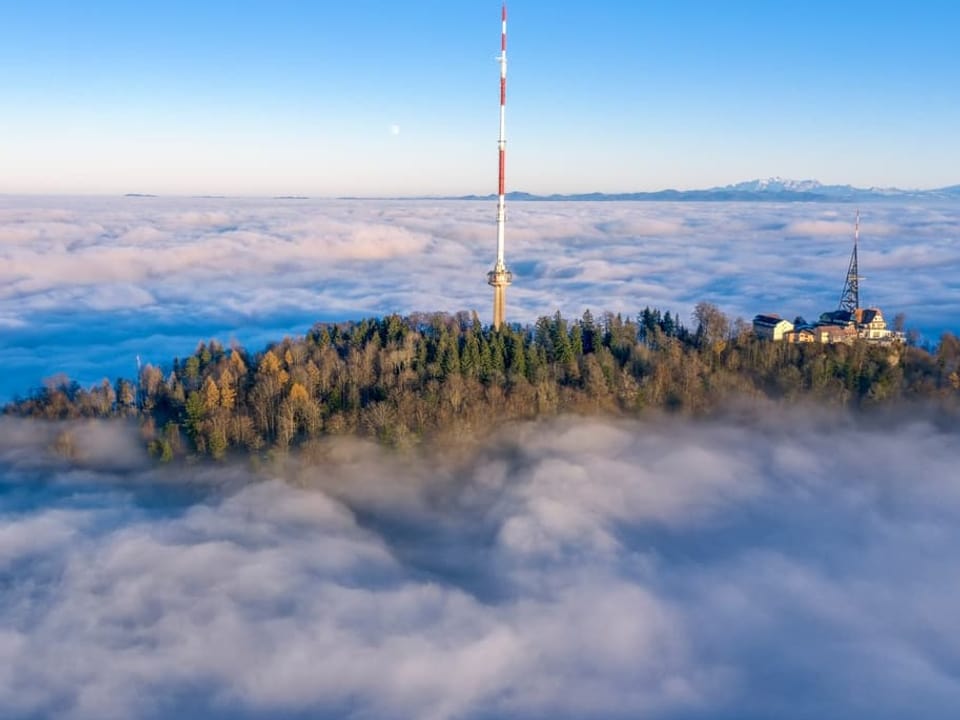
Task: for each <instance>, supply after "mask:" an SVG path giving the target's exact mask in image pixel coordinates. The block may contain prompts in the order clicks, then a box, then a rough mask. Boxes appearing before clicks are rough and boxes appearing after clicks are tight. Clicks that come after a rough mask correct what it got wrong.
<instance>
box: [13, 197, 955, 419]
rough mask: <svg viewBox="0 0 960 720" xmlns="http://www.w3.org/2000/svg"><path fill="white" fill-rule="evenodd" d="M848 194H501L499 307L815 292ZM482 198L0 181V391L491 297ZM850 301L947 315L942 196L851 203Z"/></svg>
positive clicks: (515, 313)
mask: <svg viewBox="0 0 960 720" xmlns="http://www.w3.org/2000/svg"><path fill="white" fill-rule="evenodd" d="M854 210H855V208H854V207H853V206H851V205H845V204H822V203H789V204H779V203H719V202H718V203H619V202H606V203H603V202H600V203H597V202H592V203H591V202H584V203H576V202H569V203H568V202H563V203H561V202H516V203H513V204H511V206H510V208H509V224H508V236H507V238H508V239H507V258H508V264H509V266H510V267H511V269H512V270H513V271H514V276H515V283H514V285H513V286H512V287H511V288H510V291H509V294H508V316H509V318H510V319H511V320H513V321H520V322H530V321H533V320H535V319H536V318H537V317H538V316H540V315H544V314H552V313H553V312H555V311H556V310H558V309H559V310H561V311H562V312H563V313H564V314H566V315H571V316H579V315H580V314H581V313H582V312H583V311H584V310H585V309H587V308H589V309H591V310H592V311H593V312H594V313H595V314H598V313H600V312H602V311H604V310H611V311H614V312H622V313H624V314H627V315H635V314H636V313H637V312H638V311H639V310H641V309H642V308H643V307H644V306H646V305H652V306H658V307H660V308H662V309H664V310H671V311H673V312H675V313H679V315H680V317H681V318H682V319H684V320H688V318H689V317H690V313H691V310H692V308H693V306H694V305H695V304H696V303H697V302H698V301H700V300H708V301H711V302H714V303H716V304H717V305H719V306H720V307H721V308H722V309H723V310H724V311H726V312H727V313H728V314H729V315H731V316H732V317H737V316H742V317H744V318H746V319H750V318H752V317H753V315H755V314H757V313H758V312H776V313H779V314H781V315H783V316H784V317H787V318H789V319H793V318H794V317H796V316H797V315H801V316H803V317H806V318H808V319H811V318H815V317H817V316H818V315H819V313H820V312H822V311H824V310H828V309H833V308H834V307H835V306H836V304H837V301H838V299H839V296H840V291H841V289H842V284H843V279H844V275H845V273H846V270H847V262H848V259H849V255H850V249H851V243H852V231H853V217H854ZM493 213H494V208H493V205H492V204H491V203H489V202H482V201H475V202H459V201H426V200H422V201H382V200H352V201H347V200H255V199H224V198H145V197H117V198H96V197H84V198H79V197H78V198H69V197H53V198H51V197H13V196H0V368H2V369H3V372H2V373H0V402H4V401H7V400H10V399H11V398H12V397H14V396H15V395H17V394H19V393H24V392H26V391H27V390H28V389H30V388H31V387H34V386H36V385H39V384H40V382H41V380H42V379H43V378H44V377H47V376H50V375H53V374H54V373H56V372H59V371H63V372H66V373H67V374H69V375H70V376H72V377H74V378H76V379H78V380H80V381H81V382H82V383H83V384H85V385H88V384H92V383H94V382H98V381H99V380H101V379H102V378H103V377H109V378H111V379H115V378H116V377H118V376H121V375H122V376H127V377H130V376H133V375H134V374H135V372H136V358H137V356H138V355H139V356H140V357H141V358H142V360H143V362H152V363H155V364H166V363H169V361H170V359H171V358H172V357H173V356H174V355H181V356H183V355H186V354H189V353H190V352H192V351H193V349H194V348H195V347H196V344H197V342H198V341H199V340H201V339H209V338H211V337H216V338H217V339H219V340H220V341H221V342H223V343H224V344H226V343H229V342H230V341H232V340H236V341H238V342H240V343H242V344H244V345H245V346H247V347H249V348H251V349H258V348H259V347H262V345H263V344H265V343H266V342H268V341H270V340H274V339H279V338H281V337H282V336H284V335H287V334H301V333H303V332H305V331H306V330H307V329H308V328H309V327H310V326H311V325H312V324H313V323H314V322H316V321H318V320H345V319H359V318H361V317H365V316H370V315H383V314H385V313H390V312H399V313H409V312H412V311H435V310H446V311H457V310H473V309H475V310H477V311H478V312H480V315H481V317H482V318H484V319H486V318H488V317H489V314H490V305H491V291H490V288H489V287H488V286H487V285H486V283H485V273H486V271H487V270H488V269H490V267H491V266H492V261H493V254H494V250H495V247H494V245H495V239H494V227H493ZM861 215H862V245H861V254H860V268H861V272H862V274H863V275H864V276H866V277H865V279H864V280H863V281H862V283H861V287H862V298H863V302H864V304H866V305H879V306H880V307H881V308H883V310H884V311H885V313H886V314H887V316H888V317H889V318H890V319H892V318H893V316H894V315H896V314H897V313H899V312H903V313H905V314H906V317H907V326H908V328H914V329H917V330H918V331H920V332H921V333H922V335H923V337H924V338H926V339H928V340H932V341H935V340H936V339H937V337H938V336H939V334H940V333H941V332H943V331H944V330H953V331H956V330H957V329H958V327H960V243H958V234H960V233H958V226H960V215H958V213H957V206H956V203H917V202H909V203H908V202H905V201H897V202H893V201H889V202H875V203H870V204H868V205H865V206H864V207H862V208H861Z"/></svg>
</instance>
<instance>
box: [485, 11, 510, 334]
mask: <svg viewBox="0 0 960 720" xmlns="http://www.w3.org/2000/svg"><path fill="white" fill-rule="evenodd" d="M500 21H501V28H500V56H499V57H498V58H497V61H498V62H499V63H500V135H499V139H498V140H497V151H498V155H499V173H498V179H497V262H496V265H494V266H493V270H491V271H490V272H488V273H487V283H489V284H490V285H492V286H493V327H494V329H495V330H499V329H500V326H501V325H502V324H503V323H504V322H505V321H506V312H507V286H508V285H509V284H510V283H511V282H513V273H511V272H510V271H509V270H507V265H506V263H505V261H504V259H503V255H504V230H505V226H506V221H507V210H506V190H505V184H504V168H505V163H506V156H507V137H506V132H505V129H504V119H505V116H506V107H507V5H506V3H504V5H503V8H502V10H501V12H500Z"/></svg>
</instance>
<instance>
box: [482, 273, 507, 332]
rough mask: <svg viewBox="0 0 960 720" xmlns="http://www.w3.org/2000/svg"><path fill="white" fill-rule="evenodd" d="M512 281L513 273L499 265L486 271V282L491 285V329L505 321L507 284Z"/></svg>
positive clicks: (497, 328) (497, 327)
mask: <svg viewBox="0 0 960 720" xmlns="http://www.w3.org/2000/svg"><path fill="white" fill-rule="evenodd" d="M512 282H513V273H512V272H510V271H509V270H507V268H506V267H503V266H500V267H497V268H495V269H493V270H491V271H490V272H488V273H487V283H488V284H489V285H491V286H493V329H494V330H499V329H500V326H501V325H503V324H504V323H505V322H506V321H507V286H508V285H509V284H510V283H512Z"/></svg>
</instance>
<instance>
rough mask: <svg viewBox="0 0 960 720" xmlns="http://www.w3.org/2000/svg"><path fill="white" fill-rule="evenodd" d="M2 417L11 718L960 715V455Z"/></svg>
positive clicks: (718, 439) (0, 552) (756, 431)
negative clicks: (203, 428)
mask: <svg viewBox="0 0 960 720" xmlns="http://www.w3.org/2000/svg"><path fill="white" fill-rule="evenodd" d="M61 431H62V428H54V427H51V426H45V425H35V424H31V423H29V422H26V421H18V420H12V419H4V420H0V716H2V717H4V718H13V719H16V718H52V717H57V718H65V719H67V720H80V719H88V718H89V719H91V720H111V719H115V718H116V719H120V718H123V719H124V720H126V719H129V718H148V719H149V718H170V717H176V718H188V719H189V718H204V719H207V718H212V719H214V720H216V719H220V718H222V719H227V718H230V719H233V718H241V719H248V720H250V719H253V718H264V719H267V718H269V719H271V720H274V719H277V718H279V719H284V718H289V719H293V718H297V719H300V718H303V719H305V718H343V717H349V718H378V719H379V718H427V719H436V720H442V719H445V718H451V719H452V718H459V719H464V720H469V719H473V718H483V719H485V718H638V717H645V718H658V719H659V718H663V719H667V718H683V719H708V718H709V719H715V718H724V719H727V718H729V719H730V720H733V719H734V718H736V719H737V720H752V719H757V720H759V719H761V718H764V719H765V718H782V719H784V720H791V719H797V720H800V719H808V718H846V719H860V718H862V719H863V720H868V719H869V720H883V719H887V718H889V719H893V718H904V717H923V718H933V719H937V718H943V719H947V718H954V717H955V716H956V709H957V708H958V707H960V613H958V612H957V607H956V602H957V598H958V597H960V563H958V562H957V557H958V554H960V535H958V533H957V528H958V527H960V476H958V473H957V467H958V466H960V443H958V435H957V431H956V429H950V430H945V429H943V428H940V427H937V426H936V425H935V424H933V423H930V422H927V421H924V420H923V419H922V418H919V417H918V418H916V419H914V420H912V421H907V420H905V419H901V420H900V421H899V422H898V423H897V424H896V425H884V424H882V423H881V424H877V425H875V426H863V425H860V424H857V423H854V422H853V421H852V420H851V419H850V418H847V417H845V416H842V415H828V414H821V415H811V414H804V413H801V412H799V411H796V410H794V411H789V412H785V411H782V410H780V411H778V412H777V413H776V414H773V415H770V416H768V417H764V416H763V415H762V413H761V414H760V415H759V416H757V417H754V418H753V419H752V420H742V421H737V422H733V421H729V422H715V423H691V422H688V421H681V420H679V419H662V418H661V419H656V418H651V419H649V420H648V421H645V422H632V421H631V422H620V423H614V422H601V421H595V420H585V419H577V420H573V419H560V420H555V421H551V422H548V423H530V424H522V425H517V426H514V427H511V428H509V429H508V430H507V431H505V432H504V434H503V435H502V436H499V437H494V438H492V439H490V440H488V441H486V442H485V443H484V444H483V445H481V446H477V447H473V448H464V447H460V448H456V449H453V448H448V449H446V450H444V449H440V448H435V449H433V450H430V451H426V450H424V451H421V452H419V453H418V452H412V453H406V454H385V451H382V450H380V449H378V448H377V447H375V446H372V445H367V444H363V443H361V442H359V441H356V440H347V439H337V440H331V441H328V442H326V443H324V444H321V445H320V446H318V447H316V448H314V449H313V451H312V452H311V453H310V455H309V457H297V458H292V457H287V458H282V459H278V460H276V461H275V462H274V463H273V464H269V463H267V464H265V465H263V466H261V467H259V468H257V469H252V468H251V466H250V465H249V464H247V463H242V462H240V461H236V462H235V463H231V462H228V463H225V464H199V465H192V466H190V465H188V466H179V467H173V468H170V467H164V468H161V467H158V466H157V465H155V464H153V463H151V462H150V461H149V460H148V459H147V458H145V457H144V455H143V453H142V450H141V449H140V448H141V446H142V444H141V443H140V442H138V439H137V435H136V430H135V429H133V428H128V427H126V426H124V425H122V424H120V423H112V424H84V425H76V426H73V427H72V430H71V432H72V434H73V442H74V447H76V448H78V449H79V451H80V454H79V456H78V457H77V458H75V459H74V460H73V461H71V462H69V463H68V462H66V461H64V460H63V459H62V458H59V457H58V456H57V455H55V454H54V453H52V451H51V450H50V447H51V445H53V444H54V441H55V436H56V434H57V433H59V432H61Z"/></svg>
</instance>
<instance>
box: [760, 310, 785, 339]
mask: <svg viewBox="0 0 960 720" xmlns="http://www.w3.org/2000/svg"><path fill="white" fill-rule="evenodd" d="M791 330H793V323H792V322H790V321H789V320H784V319H783V318H782V317H780V316H779V315H757V316H756V317H755V318H754V319H753V332H754V334H755V335H756V336H757V337H758V338H764V339H766V340H776V341H780V340H783V334H784V333H787V332H790V331H791Z"/></svg>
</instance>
